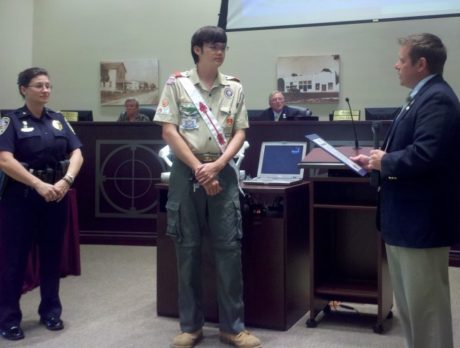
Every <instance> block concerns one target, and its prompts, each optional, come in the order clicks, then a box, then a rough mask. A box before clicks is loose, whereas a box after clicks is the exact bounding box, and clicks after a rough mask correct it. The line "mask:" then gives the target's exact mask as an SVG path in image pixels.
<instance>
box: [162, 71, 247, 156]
mask: <svg viewBox="0 0 460 348" xmlns="http://www.w3.org/2000/svg"><path fill="white" fill-rule="evenodd" d="M187 77H188V78H190V80H191V81H192V83H193V85H194V86H195V87H196V88H197V89H198V91H199V92H200V94H201V95H202V97H203V99H204V100H205V102H206V104H207V105H208V107H209V109H210V110H211V111H212V113H213V114H214V117H215V118H216V120H217V122H218V123H219V124H220V126H221V127H222V130H223V132H224V134H225V137H226V138H227V140H228V141H229V140H230V138H231V137H232V135H233V133H234V131H235V130H238V129H245V128H248V127H249V123H248V115H247V111H246V106H245V103H244V94H243V88H242V86H241V84H240V82H239V81H238V79H236V78H234V77H231V76H228V75H224V74H221V73H220V72H219V73H218V75H217V78H216V80H215V81H214V85H213V86H212V88H211V90H210V91H208V90H207V89H206V87H204V86H203V85H202V84H201V82H200V79H199V77H198V73H197V70H196V68H194V69H192V70H189V71H187V72H185V73H180V74H176V75H172V76H170V77H169V79H168V81H167V82H166V85H165V88H164V90H163V93H162V95H161V98H160V104H159V106H158V107H157V111H156V114H155V118H154V121H155V122H158V123H160V124H161V123H172V124H175V125H177V126H178V127H179V133H180V134H181V135H182V136H183V138H184V139H185V141H186V142H187V144H188V146H189V147H190V149H191V150H192V152H194V153H197V154H199V153H220V149H219V146H218V145H217V143H216V141H215V140H214V138H213V136H212V134H211V132H210V131H209V129H208V127H207V126H206V123H205V122H204V121H203V119H202V117H201V115H200V113H199V111H198V110H197V109H196V107H195V104H194V103H193V101H192V100H191V99H190V97H189V95H188V93H187V91H186V90H185V88H184V86H183V85H182V83H181V82H179V81H178V79H179V78H187Z"/></svg>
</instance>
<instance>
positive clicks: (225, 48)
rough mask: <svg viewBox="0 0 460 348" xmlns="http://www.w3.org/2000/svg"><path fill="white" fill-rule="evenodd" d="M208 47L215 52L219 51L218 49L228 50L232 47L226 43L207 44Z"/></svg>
mask: <svg viewBox="0 0 460 348" xmlns="http://www.w3.org/2000/svg"><path fill="white" fill-rule="evenodd" d="M207 47H208V48H209V49H210V50H211V51H214V52H217V51H222V52H227V51H228V50H229V49H230V47H228V46H227V45H225V44H209V45H207Z"/></svg>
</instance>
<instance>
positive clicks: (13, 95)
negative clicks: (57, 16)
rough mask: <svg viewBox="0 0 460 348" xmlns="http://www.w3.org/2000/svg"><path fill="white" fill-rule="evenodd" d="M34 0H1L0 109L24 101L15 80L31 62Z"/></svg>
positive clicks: (16, 105)
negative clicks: (0, 85)
mask: <svg viewBox="0 0 460 348" xmlns="http://www.w3.org/2000/svg"><path fill="white" fill-rule="evenodd" d="M33 9H34V1H33V0H0V83H1V84H2V88H1V92H0V109H13V108H17V107H18V106H19V105H22V103H23V101H22V98H21V96H20V95H19V92H18V88H17V85H16V80H17V76H18V73H19V72H20V71H22V70H24V69H25V68H28V67H30V66H31V65H32V62H33V61H32V47H33V42H32V31H33V23H34V20H33Z"/></svg>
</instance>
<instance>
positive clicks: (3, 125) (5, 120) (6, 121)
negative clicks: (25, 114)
mask: <svg viewBox="0 0 460 348" xmlns="http://www.w3.org/2000/svg"><path fill="white" fill-rule="evenodd" d="M10 123H11V119H10V118H9V117H6V116H2V118H0V135H2V134H3V133H5V131H6V130H7V129H8V126H9V125H10Z"/></svg>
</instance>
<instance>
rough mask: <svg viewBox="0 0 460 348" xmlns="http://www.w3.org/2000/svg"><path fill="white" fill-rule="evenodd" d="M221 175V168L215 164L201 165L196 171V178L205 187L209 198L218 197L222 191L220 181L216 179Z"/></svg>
mask: <svg viewBox="0 0 460 348" xmlns="http://www.w3.org/2000/svg"><path fill="white" fill-rule="evenodd" d="M218 173H219V167H218V166H217V165H216V164H215V162H211V163H204V164H201V165H200V166H199V167H198V168H197V169H196V170H195V178H196V180H197V181H198V183H199V184H200V185H201V186H203V188H204V189H205V191H206V194H208V195H209V196H214V195H217V194H218V193H220V192H221V191H222V187H221V186H220V184H219V180H217V179H216V176H217V174H218Z"/></svg>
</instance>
